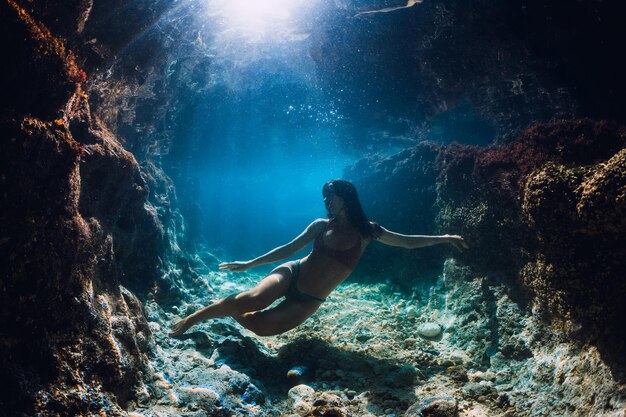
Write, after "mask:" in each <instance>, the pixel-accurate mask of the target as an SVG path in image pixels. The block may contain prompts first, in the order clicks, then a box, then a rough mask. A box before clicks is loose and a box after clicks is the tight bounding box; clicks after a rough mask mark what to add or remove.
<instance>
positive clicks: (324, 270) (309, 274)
mask: <svg viewBox="0 0 626 417" xmlns="http://www.w3.org/2000/svg"><path fill="white" fill-rule="evenodd" d="M322 194H323V196H324V204H325V205H326V209H327V211H328V217H329V218H328V219H317V220H315V221H314V222H313V223H311V224H310V225H309V226H308V227H307V228H306V229H305V230H304V231H303V232H302V233H301V234H300V235H299V236H298V237H296V238H295V239H294V240H292V241H291V242H289V243H287V244H285V245H282V246H279V247H277V248H275V249H272V250H271V251H269V252H268V253H266V254H264V255H262V256H259V257H258V258H256V259H252V260H250V261H245V262H240V261H237V262H228V263H222V264H220V265H219V268H220V269H225V270H229V271H237V272H241V271H245V270H247V269H249V268H252V267H255V266H258V265H263V264H266V263H270V262H276V261H279V260H281V259H285V258H288V257H290V256H291V255H293V254H294V253H296V252H298V251H299V250H301V249H303V248H304V247H305V246H306V245H307V244H308V243H309V242H311V241H312V240H314V244H313V250H312V251H311V253H309V254H308V255H307V256H305V257H304V258H302V259H299V260H296V261H290V262H287V263H284V264H282V265H280V266H278V267H276V268H275V269H274V270H272V271H271V272H270V273H269V275H268V276H266V277H265V278H264V279H263V280H261V282H259V283H258V284H257V285H256V286H255V287H254V288H252V289H250V290H247V291H243V292H241V293H239V294H233V295H231V296H228V297H226V298H223V299H221V300H219V301H216V302H214V303H213V304H211V305H209V306H207V307H205V308H203V309H201V310H198V311H196V312H195V313H193V314H190V315H189V316H187V317H185V318H184V319H182V320H181V321H179V322H178V323H176V324H174V326H172V332H171V334H170V335H171V336H179V335H181V334H183V333H184V332H185V331H187V329H189V328H190V327H191V326H193V325H195V324H198V323H200V322H202V321H204V320H207V319H213V318H217V317H226V316H230V317H232V318H234V319H235V320H236V321H237V322H239V324H241V325H242V326H243V327H245V328H246V329H249V330H251V331H252V332H254V333H256V334H257V335H259V336H271V335H276V334H280V333H283V332H286V331H287V330H290V329H293V328H294V327H296V326H298V325H300V324H301V323H303V322H304V321H305V320H306V319H307V318H309V317H310V316H311V315H312V314H313V313H315V312H316V311H317V309H318V308H319V307H320V305H322V303H323V302H324V301H325V300H326V297H327V296H328V295H329V294H330V293H331V292H332V291H333V290H334V289H335V288H336V287H337V286H338V285H339V284H341V283H342V282H343V281H344V280H345V279H346V278H348V276H349V275H350V273H352V270H353V269H354V268H355V266H356V264H357V263H358V262H359V259H360V258H361V255H362V254H363V251H364V250H365V248H366V247H367V245H368V244H369V243H370V242H371V241H372V240H377V241H379V242H381V243H384V244H385V245H390V246H398V247H402V248H407V249H415V248H421V247H424V246H432V245H437V244H439V243H449V244H451V245H452V246H454V247H456V248H457V249H459V250H463V249H464V248H467V243H466V242H465V241H464V240H463V238H462V237H461V236H454V235H443V236H422V235H403V234H400V233H395V232H392V231H389V230H387V229H385V228H384V227H382V226H380V225H378V224H377V223H374V222H370V221H369V220H368V219H367V217H366V216H365V213H364V212H363V209H362V207H361V203H360V202H359V198H358V195H357V191H356V188H355V187H354V185H352V183H350V182H348V181H345V180H333V181H330V182H328V183H326V184H324V188H323V189H322ZM281 297H285V299H284V300H283V301H282V302H281V303H280V304H278V305H277V306H276V307H273V308H270V309H266V308H267V307H269V306H270V305H271V304H272V303H273V302H274V301H276V300H277V299H279V298H281ZM264 309H265V310H264Z"/></svg>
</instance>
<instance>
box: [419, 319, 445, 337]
mask: <svg viewBox="0 0 626 417" xmlns="http://www.w3.org/2000/svg"><path fill="white" fill-rule="evenodd" d="M417 333H419V335H420V336H423V337H436V336H438V335H439V333H441V326H440V325H438V324H437V323H432V322H429V323H422V324H420V325H419V326H418V327H417Z"/></svg>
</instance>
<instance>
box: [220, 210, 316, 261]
mask: <svg viewBox="0 0 626 417" xmlns="http://www.w3.org/2000/svg"><path fill="white" fill-rule="evenodd" d="M327 222H328V220H326V219H317V220H314V221H313V222H312V223H311V224H310V225H308V226H307V228H306V229H304V231H303V232H302V233H300V235H298V236H297V237H296V238H295V239H293V240H292V241H291V242H289V243H286V244H284V245H281V246H278V247H277V248H274V249H272V250H271V251H269V252H267V253H266V254H264V255H261V256H259V257H258V258H254V259H252V260H250V261H235V262H226V263H222V264H220V265H219V267H220V269H228V270H230V271H237V272H241V271H245V270H246V269H249V268H252V267H255V266H258V265H263V264H268V263H271V262H276V261H280V260H281V259H285V258H288V257H290V256H291V255H293V254H294V253H296V252H298V251H299V250H300V249H302V248H304V247H305V246H306V245H307V244H308V243H309V242H310V241H312V240H313V239H315V236H317V234H318V233H320V232H321V231H322V229H323V228H324V227H325V225H326V223H327Z"/></svg>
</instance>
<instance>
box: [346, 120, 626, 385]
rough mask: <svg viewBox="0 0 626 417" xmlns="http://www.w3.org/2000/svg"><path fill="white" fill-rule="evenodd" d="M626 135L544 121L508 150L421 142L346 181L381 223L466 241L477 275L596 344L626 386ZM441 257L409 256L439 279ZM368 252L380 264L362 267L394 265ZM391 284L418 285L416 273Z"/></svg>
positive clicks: (588, 124) (355, 170)
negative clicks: (354, 186) (625, 356)
mask: <svg viewBox="0 0 626 417" xmlns="http://www.w3.org/2000/svg"><path fill="white" fill-rule="evenodd" d="M625 134H626V131H625V130H624V128H622V127H618V126H615V125H612V124H611V123H607V122H595V121H592V120H589V119H586V120H570V121H559V122H554V123H550V124H539V125H536V126H533V127H531V128H530V129H528V130H526V131H524V132H522V133H521V134H520V136H519V137H518V138H517V140H516V141H515V142H512V143H510V144H508V145H503V146H494V147H488V148H481V147H472V146H465V145H460V144H453V145H449V146H439V145H433V144H428V143H423V144H419V145H417V146H416V147H414V148H413V149H410V150H406V151H404V152H401V153H399V154H397V155H394V156H392V157H388V158H371V159H367V160H362V161H360V162H359V163H358V164H356V165H355V166H353V167H352V168H351V169H350V170H349V171H348V177H349V178H352V179H353V180H354V181H355V183H356V184H357V186H358V188H359V189H360V190H361V195H362V198H363V199H364V200H366V201H367V200H371V201H372V202H373V203H372V214H371V215H372V216H373V217H375V218H376V219H377V220H379V221H381V222H382V223H383V224H390V225H392V226H393V227H397V229H398V230H412V231H413V232H416V233H417V232H421V233H425V234H428V233H451V234H460V235H463V236H464V237H465V238H466V239H467V242H468V243H469V245H470V248H469V249H468V250H467V251H465V252H464V253H462V254H455V256H456V257H457V258H459V259H460V260H461V261H462V262H463V264H465V265H467V267H469V268H470V270H471V271H472V272H471V273H472V274H477V275H483V276H489V277H492V278H491V279H494V280H496V281H497V282H501V283H504V284H505V285H506V286H507V288H508V289H509V291H510V292H511V296H512V298H513V299H514V300H515V302H517V303H519V304H520V305H521V306H525V308H527V309H528V311H532V313H533V315H536V316H537V317H541V318H543V319H544V320H545V322H546V323H547V324H549V325H551V326H553V328H554V329H558V331H560V332H563V334H565V335H566V337H567V338H569V339H571V340H572V341H574V342H575V343H578V344H580V345H581V346H583V345H586V344H591V345H594V346H596V347H597V348H598V349H599V350H600V352H601V353H602V356H603V359H604V360H605V361H606V362H607V363H608V364H610V365H611V366H612V369H613V371H614V372H615V377H616V378H617V379H618V380H620V381H623V378H624V375H625V374H624V369H625V368H624V365H625V363H624V359H623V355H622V353H623V352H624V349H625V348H626V345H625V342H626V332H624V320H623V317H624V314H625V313H626V311H625V310H624V306H623V303H622V302H621V301H620V300H621V299H622V298H623V296H624V294H626V283H625V282H624V279H623V271H624V270H626V269H625V268H626V263H625V262H626V256H625V255H626V253H625V251H626V248H625V247H624V245H623V242H624V238H625V237H626V235H625V234H626V224H624V217H623V214H624V210H626V200H625V194H624V192H625V191H626V177H625V175H626V165H625V163H626V161H625V160H624V157H625V155H626V153H625V148H624V146H625V144H626V142H625V140H626V136H625ZM416 188H417V189H419V190H420V191H419V192H415V189H416ZM407 199H408V202H406V203H405V201H407ZM397 201H402V203H396V202H397ZM388 207H394V208H395V210H394V211H393V213H390V212H389V211H388V210H387V208H388ZM383 250H384V248H380V249H378V251H383ZM446 255H450V253H449V252H447V251H445V250H440V251H432V252H430V253H417V252H416V253H406V254H405V257H406V258H407V259H408V260H409V262H412V263H414V264H419V265H421V269H422V270H425V271H427V273H426V274H425V275H429V274H430V275H435V276H436V275H437V268H438V267H437V263H439V265H440V264H441V262H443V259H444V258H445V256H446ZM372 257H373V258H377V259H379V261H377V264H375V265H367V266H366V267H365V269H366V270H367V269H369V268H373V269H381V268H383V269H384V268H387V269H388V270H393V268H394V267H393V264H392V261H388V262H386V263H385V262H384V261H382V259H385V258H384V257H377V256H372ZM427 257H428V258H427ZM387 258H388V259H394V258H393V257H387ZM433 258H434V259H433ZM393 263H397V260H396V259H394V260H393ZM393 277H394V279H395V280H397V281H398V282H399V283H402V282H406V281H407V280H409V281H411V280H419V278H416V275H415V274H414V273H411V272H407V273H404V274H403V273H397V272H396V273H395V274H394V275H393Z"/></svg>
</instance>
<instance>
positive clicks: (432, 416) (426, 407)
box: [404, 397, 458, 417]
mask: <svg viewBox="0 0 626 417" xmlns="http://www.w3.org/2000/svg"><path fill="white" fill-rule="evenodd" d="M457 416H458V403H457V401H456V400H455V399H454V398H450V397H431V398H425V399H423V400H422V401H419V402H416V403H415V404H413V405H412V406H411V407H409V409H408V410H406V413H404V417H457Z"/></svg>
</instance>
